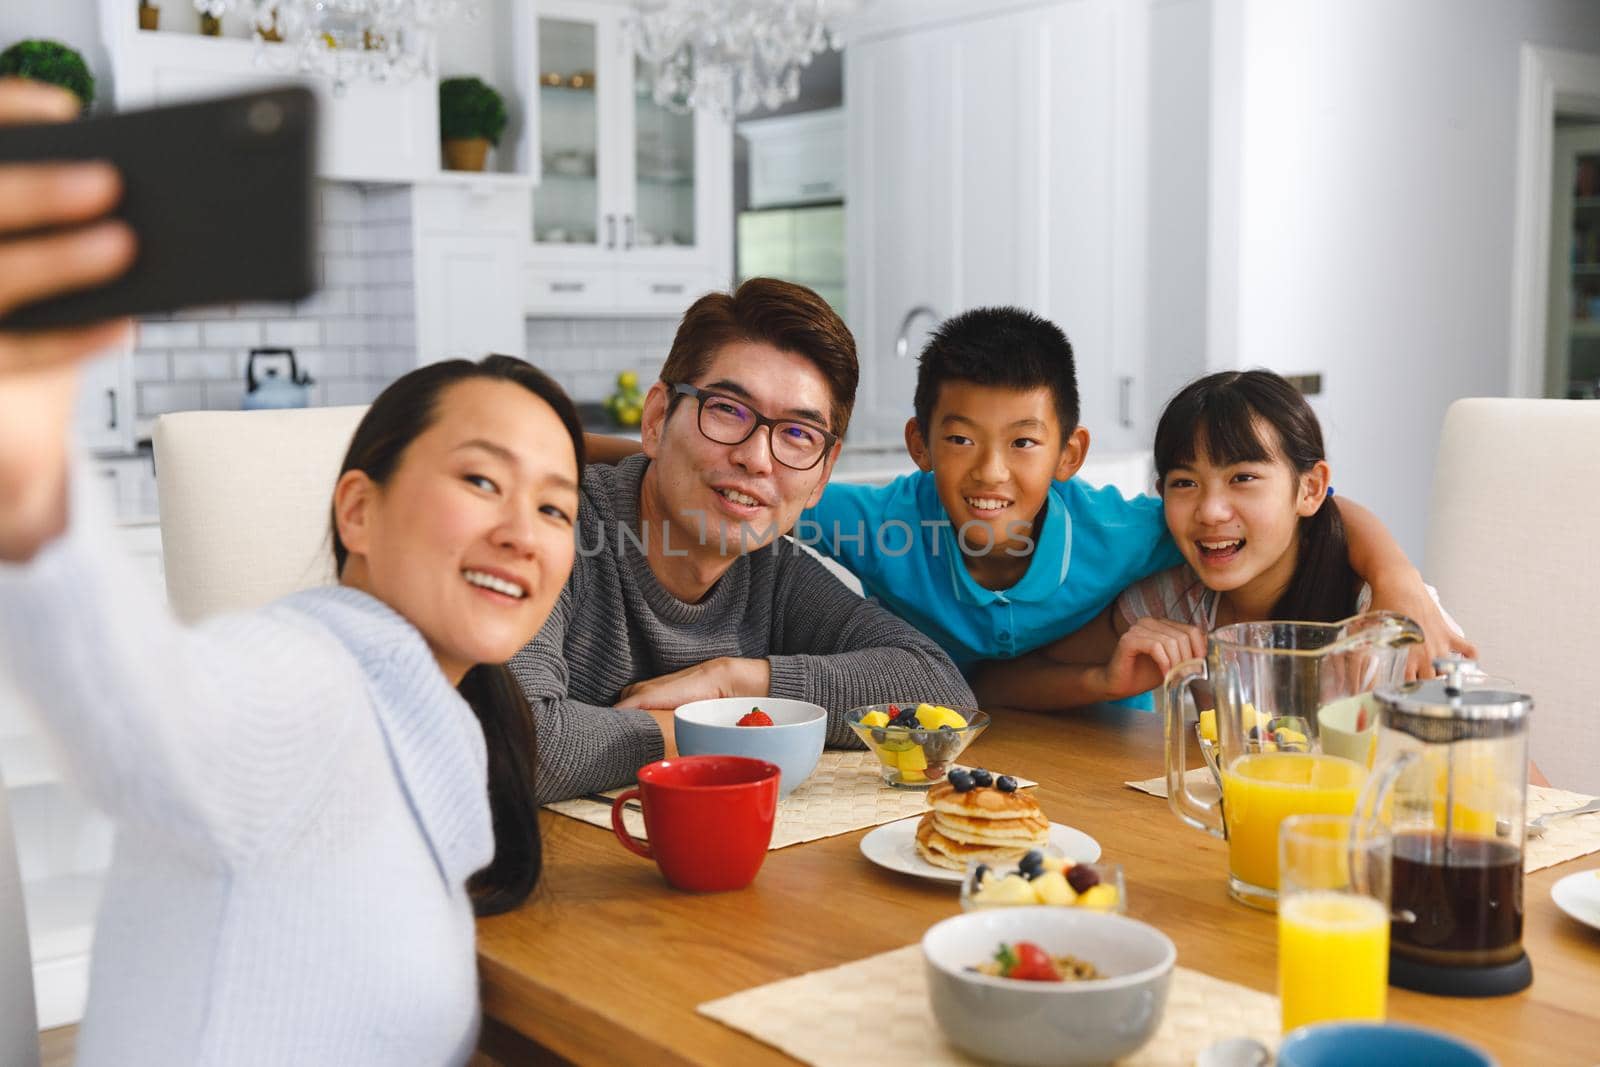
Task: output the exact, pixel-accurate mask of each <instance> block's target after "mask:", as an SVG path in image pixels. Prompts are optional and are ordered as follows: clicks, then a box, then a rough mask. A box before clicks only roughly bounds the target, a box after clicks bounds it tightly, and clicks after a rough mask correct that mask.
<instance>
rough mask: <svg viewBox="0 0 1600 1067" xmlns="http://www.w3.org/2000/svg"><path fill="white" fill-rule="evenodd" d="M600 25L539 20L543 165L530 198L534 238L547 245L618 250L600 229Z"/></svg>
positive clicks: (611, 236)
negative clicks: (597, 75) (596, 83)
mask: <svg viewBox="0 0 1600 1067" xmlns="http://www.w3.org/2000/svg"><path fill="white" fill-rule="evenodd" d="M598 37H599V26H598V25H597V24H595V23H593V22H583V21H579V20H575V19H560V18H541V19H539V72H538V78H539V160H540V169H541V172H542V174H543V179H542V181H541V182H540V184H539V186H538V187H537V188H536V189H534V192H533V239H534V241H535V242H537V243H539V244H544V245H573V246H579V247H590V248H595V247H614V246H615V242H616V240H617V234H616V232H615V227H616V225H617V223H616V220H615V218H614V217H613V218H612V220H611V228H612V232H611V233H610V234H606V233H603V232H602V230H603V227H602V225H601V216H600V212H601V200H600V189H601V186H600V175H601V171H602V166H603V165H605V164H603V162H602V159H601V153H602V150H603V149H602V145H603V142H602V140H601V134H600V101H599V97H598V94H597V93H596V90H595V71H596V70H597V69H598V68H599V66H600V45H599V40H598Z"/></svg>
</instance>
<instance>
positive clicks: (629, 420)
mask: <svg viewBox="0 0 1600 1067" xmlns="http://www.w3.org/2000/svg"><path fill="white" fill-rule="evenodd" d="M643 416H644V409H643V408H641V407H639V406H638V405H637V404H623V405H622V406H621V407H619V408H617V421H618V422H620V423H621V424H622V425H624V426H637V425H639V420H640V418H642V417H643Z"/></svg>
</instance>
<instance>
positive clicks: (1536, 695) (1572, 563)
mask: <svg viewBox="0 0 1600 1067" xmlns="http://www.w3.org/2000/svg"><path fill="white" fill-rule="evenodd" d="M1597 486H1600V403H1597V402H1595V401H1591V400H1485V399H1475V400H1458V401H1456V402H1455V403H1454V404H1452V405H1451V406H1450V410H1449V412H1448V413H1447V414H1446V416H1445V421H1444V433H1443V435H1442V437H1441V438H1440V441H1439V463H1438V468H1437V471H1436V473H1435V475H1434V482H1433V507H1432V509H1431V512H1430V515H1429V520H1428V548H1427V556H1426V563H1427V568H1426V569H1427V573H1428V580H1429V581H1431V582H1433V583H1434V584H1435V585H1437V586H1438V589H1439V596H1440V599H1441V601H1442V602H1443V603H1444V605H1445V607H1446V608H1448V609H1449V611H1450V613H1451V614H1452V615H1454V616H1455V617H1456V619H1457V621H1459V622H1460V623H1461V625H1462V628H1463V629H1465V630H1466V632H1467V636H1468V637H1470V638H1471V639H1472V640H1473V641H1474V642H1475V643H1476V644H1477V646H1478V654H1479V661H1480V663H1481V664H1482V666H1483V669H1484V670H1486V671H1488V672H1489V673H1490V674H1494V675H1501V676H1504V677H1506V678H1510V679H1511V680H1512V681H1514V682H1516V683H1517V684H1518V686H1519V687H1520V688H1521V689H1522V691H1523V692H1526V693H1530V694H1532V696H1533V700H1534V711H1533V718H1532V720H1531V722H1532V726H1531V729H1530V734H1531V744H1530V751H1531V755H1532V757H1533V759H1534V762H1536V763H1537V764H1538V765H1539V769H1540V770H1542V771H1543V772H1544V773H1545V775H1546V776H1547V777H1548V778H1549V779H1550V781H1551V782H1552V783H1553V784H1555V785H1557V786H1561V787H1563V788H1566V789H1575V790H1583V791H1585V792H1589V793H1600V701H1596V699H1595V689H1594V685H1593V681H1592V678H1593V675H1592V672H1593V670H1594V662H1595V661H1594V654H1595V652H1594V643H1595V636H1596V632H1597V623H1600V490H1597Z"/></svg>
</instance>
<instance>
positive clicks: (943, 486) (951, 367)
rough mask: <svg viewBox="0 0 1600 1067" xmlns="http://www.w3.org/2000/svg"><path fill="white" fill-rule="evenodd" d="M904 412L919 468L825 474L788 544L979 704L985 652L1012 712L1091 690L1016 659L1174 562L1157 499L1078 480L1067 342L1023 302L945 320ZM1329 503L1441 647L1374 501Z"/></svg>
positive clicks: (1073, 381)
mask: <svg viewBox="0 0 1600 1067" xmlns="http://www.w3.org/2000/svg"><path fill="white" fill-rule="evenodd" d="M915 408H916V414H915V417H913V418H912V419H910V420H908V421H907V423H906V429H905V434H906V448H907V450H908V451H909V452H910V453H911V457H912V459H913V460H915V461H916V464H917V466H918V468H920V469H919V470H918V471H917V472H916V473H912V474H908V475H904V476H902V477H900V478H897V479H895V480H894V481H892V482H890V483H889V484H888V485H885V486H863V485H849V484H841V483H831V484H829V485H828V486H827V488H826V489H825V490H824V492H823V495H822V498H821V500H820V501H819V502H818V503H817V505H816V506H815V507H813V508H810V509H808V510H807V511H806V512H805V513H804V514H803V515H802V516H801V521H800V523H799V524H798V525H797V526H796V529H795V537H796V539H797V540H800V541H802V542H803V543H805V544H809V545H811V546H812V547H814V548H816V549H817V550H818V551H820V552H822V553H824V554H825V555H829V556H831V557H832V558H834V559H835V560H837V561H839V562H840V563H841V564H842V565H844V566H845V567H847V568H848V569H849V570H850V571H851V572H853V573H854V574H855V575H856V576H857V577H858V578H860V580H861V584H862V586H863V587H864V588H865V590H866V592H867V593H868V594H869V595H871V596H874V597H877V598H878V599H879V600H880V601H882V602H883V603H884V604H885V605H886V606H888V607H889V608H890V609H891V610H893V611H894V612H895V613H896V614H898V615H900V616H901V617H902V618H904V619H906V620H908V621H909V622H911V623H913V624H914V625H915V626H916V627H917V628H918V629H919V630H921V631H922V632H923V633H925V634H927V635H928V636H930V637H932V638H933V639H934V640H935V641H937V642H938V643H939V645H940V646H942V647H943V648H944V649H945V651H946V652H948V653H949V654H950V656H951V658H952V659H953V660H954V661H955V662H956V665H957V666H958V667H960V668H961V669H962V671H963V672H964V673H967V674H968V676H969V677H971V676H973V675H974V674H975V673H977V677H978V679H979V684H978V686H977V688H978V696H979V698H980V700H981V699H983V697H984V686H983V685H982V677H983V675H982V673H978V668H979V666H980V664H983V663H984V661H1010V662H1009V664H1008V666H1007V667H1006V673H1007V675H1008V685H1007V687H1006V688H1007V699H1006V703H1007V704H1009V705H1012V706H1024V707H1030V708H1038V709H1054V708H1061V707H1072V706H1076V705H1080V704H1085V703H1092V702H1094V701H1096V700H1098V699H1101V696H1100V694H1097V693H1094V692H1090V691H1064V690H1063V688H1062V684H1061V683H1062V678H1061V675H1060V673H1059V672H1057V671H1054V670H1052V669H1051V664H1050V663H1049V662H1048V661H1046V660H1044V659H1043V658H1042V657H1041V656H1028V655H1027V653H1029V652H1030V651H1031V650H1034V649H1037V648H1040V647H1041V646H1043V645H1047V644H1049V643H1050V642H1052V641H1054V640H1056V639H1057V638H1059V637H1061V636H1064V635H1066V634H1069V633H1072V632H1074V631H1076V630H1077V629H1079V628H1080V627H1081V626H1083V625H1084V624H1085V623H1087V622H1089V621H1090V620H1092V619H1094V618H1095V617H1096V616H1097V615H1098V614H1099V613H1100V612H1101V611H1102V610H1104V608H1105V606H1106V605H1107V604H1109V603H1110V602H1111V601H1112V600H1113V599H1114V598H1115V597H1116V596H1117V594H1118V593H1120V592H1121V591H1122V590H1123V589H1124V588H1126V587H1127V586H1129V585H1131V584H1133V583H1134V582H1136V581H1138V580H1139V579H1141V578H1143V577H1145V576H1147V575H1149V574H1152V573H1154V572H1156V571H1160V570H1164V569H1166V568H1168V567H1171V566H1175V565H1176V564H1177V563H1178V562H1180V561H1181V559H1182V557H1181V555H1180V554H1179V552H1178V550H1177V548H1176V547H1175V546H1174V545H1173V543H1172V539H1171V537H1170V536H1169V535H1168V532H1167V527H1166V522H1165V520H1164V518H1163V515H1162V508H1161V501H1160V500H1159V499H1158V498H1156V497H1153V496H1141V497H1137V498H1135V499H1133V500H1125V499H1124V498H1123V497H1122V495H1121V494H1120V493H1118V492H1117V490H1116V489H1114V488H1111V487H1107V488H1102V489H1093V488H1090V487H1087V486H1085V485H1083V484H1082V483H1080V482H1077V481H1075V480H1073V475H1074V474H1076V473H1077V471H1078V468H1079V467H1081V466H1082V465H1083V461H1084V458H1085V456H1086V455H1087V454H1088V449H1089V432H1088V431H1087V430H1086V429H1084V428H1083V427H1082V426H1080V425H1079V423H1078V386H1077V377H1076V372H1075V369H1074V365H1073V355H1072V346H1071V344H1070V343H1068V341H1067V338H1066V336H1065V335H1064V334H1063V333H1062V332H1061V330H1060V329H1059V328H1057V327H1056V326H1055V325H1054V324H1052V323H1050V322H1048V321H1046V320H1045V319H1042V318H1040V317H1039V316H1037V315H1034V314H1032V313H1031V312H1028V311H1024V310H1022V309H1019V308H1008V307H997V308H977V309H974V310H972V311H967V312H964V313H962V314H960V315H956V316H955V317H953V318H951V319H948V320H947V321H945V322H944V323H943V324H942V325H941V326H940V327H939V328H938V329H937V330H936V331H935V332H934V334H933V336H932V338H931V339H930V340H929V342H928V344H927V346H926V348H924V350H923V353H922V358H921V361H920V364H919V367H918V371H917V388H916V396H915ZM1336 499H1337V503H1338V504H1339V507H1340V513H1341V516H1342V517H1343V518H1344V520H1345V524H1346V528H1347V531H1348V536H1349V542H1350V562H1351V566H1352V567H1353V568H1354V569H1355V571H1356V572H1357V573H1358V574H1360V575H1361V576H1362V577H1363V578H1364V579H1365V580H1366V581H1367V582H1368V583H1369V584H1370V585H1371V586H1372V588H1373V594H1374V606H1375V607H1388V608H1392V609H1395V610H1402V611H1406V612H1407V613H1408V614H1412V617H1413V618H1416V619H1417V620H1418V621H1419V622H1421V623H1422V625H1423V627H1424V630H1425V631H1426V632H1427V633H1428V634H1429V637H1430V642H1429V643H1430V646H1432V645H1433V644H1434V640H1433V639H1434V636H1435V635H1439V648H1440V650H1442V648H1443V647H1444V646H1443V641H1444V635H1445V634H1448V633H1449V630H1448V628H1446V627H1445V625H1444V623H1443V619H1442V618H1441V617H1437V615H1436V610H1437V609H1436V608H1435V607H1434V605H1433V603H1432V600H1431V598H1429V597H1428V595H1427V592H1426V590H1425V589H1424V588H1423V586H1422V580H1421V577H1420V575H1418V574H1417V572H1416V570H1415V568H1412V567H1411V565H1410V563H1409V562H1408V561H1407V560H1406V558H1405V555H1404V553H1402V552H1401V551H1400V549H1399V547H1398V545H1396V544H1395V542H1394V540H1393V538H1391V537H1390V536H1389V534H1388V533H1387V531H1385V530H1384V529H1383V527H1382V524H1380V523H1379V522H1378V521H1377V519H1376V518H1375V517H1373V516H1372V514H1371V513H1370V512H1368V511H1367V510H1366V509H1365V508H1361V507H1359V506H1356V505H1352V504H1351V503H1350V502H1349V501H1347V500H1345V499H1344V498H1342V497H1340V498H1336ZM1194 640H1195V641H1198V638H1195V639H1194ZM1194 647H1198V644H1195V645H1194ZM994 666H998V664H996V665H994ZM991 669H992V668H991ZM1145 706H1148V704H1146V705H1145Z"/></svg>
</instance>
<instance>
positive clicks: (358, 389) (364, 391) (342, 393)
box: [322, 378, 382, 405]
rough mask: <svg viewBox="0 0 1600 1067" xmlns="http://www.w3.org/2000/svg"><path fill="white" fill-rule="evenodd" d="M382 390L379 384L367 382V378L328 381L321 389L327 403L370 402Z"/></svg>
mask: <svg viewBox="0 0 1600 1067" xmlns="http://www.w3.org/2000/svg"><path fill="white" fill-rule="evenodd" d="M381 391H382V387H381V386H377V385H374V384H372V383H371V382H369V381H368V380H367V379H364V378H362V379H356V380H348V379H347V380H342V381H337V382H328V383H327V384H326V385H325V386H324V387H323V390H322V395H323V396H324V397H325V398H326V400H327V403H329V404H334V405H338V404H370V403H372V398H373V397H375V396H377V395H378V393H379V392H381Z"/></svg>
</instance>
